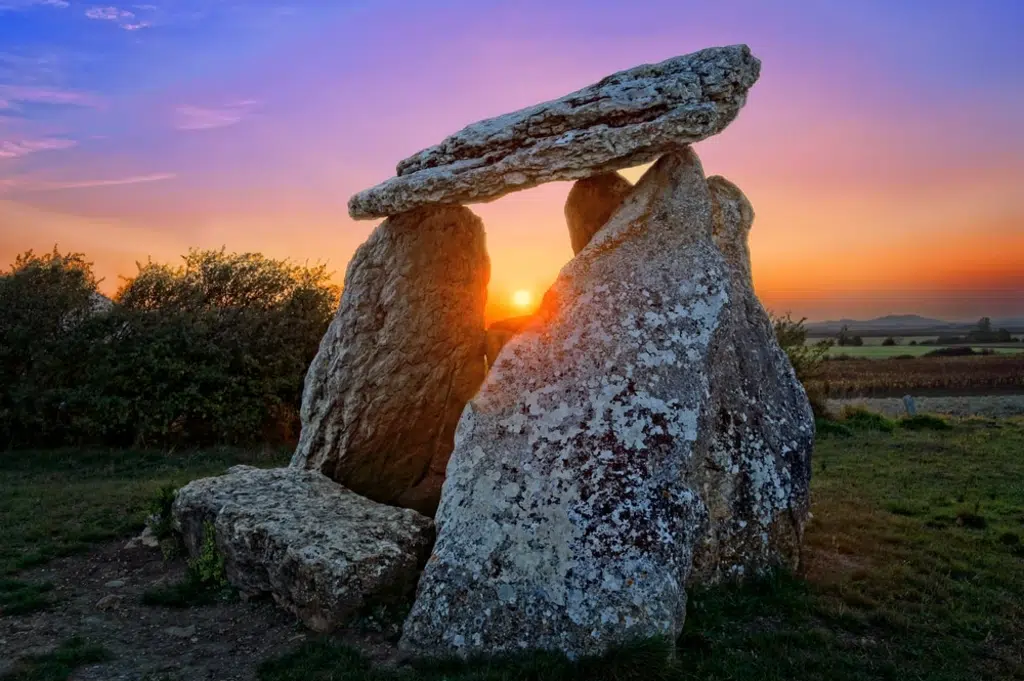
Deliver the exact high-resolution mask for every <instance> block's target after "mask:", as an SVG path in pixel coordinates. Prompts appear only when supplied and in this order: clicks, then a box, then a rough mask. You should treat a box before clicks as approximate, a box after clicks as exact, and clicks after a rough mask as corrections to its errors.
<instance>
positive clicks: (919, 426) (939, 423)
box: [897, 414, 953, 430]
mask: <svg viewBox="0 0 1024 681" xmlns="http://www.w3.org/2000/svg"><path fill="white" fill-rule="evenodd" d="M897 425H899V427H900V428H905V429H907V430H952V429H953V426H951V425H949V422H948V421H946V420H945V419H943V418H940V417H938V416H932V415H931V414H918V415H917V416H908V417H905V418H902V419H900V420H899V421H897Z"/></svg>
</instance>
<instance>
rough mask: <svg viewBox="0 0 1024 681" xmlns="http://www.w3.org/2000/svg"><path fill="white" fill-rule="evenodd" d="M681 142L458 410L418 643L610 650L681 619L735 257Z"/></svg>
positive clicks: (484, 649)
mask: <svg viewBox="0 0 1024 681" xmlns="http://www.w3.org/2000/svg"><path fill="white" fill-rule="evenodd" d="M711 213H712V210H711V201H710V196H709V193H708V187H707V183H706V181H705V180H704V176H703V172H702V170H701V166H700V162H699V161H698V160H697V158H696V156H695V155H693V153H692V151H690V150H689V149H686V150H684V151H683V152H681V153H679V154H671V155H668V156H665V157H663V158H662V159H661V160H660V161H659V162H658V163H657V164H656V165H655V166H654V167H653V168H652V169H651V170H650V171H649V172H648V173H647V174H646V175H645V176H644V177H643V178H642V179H641V180H640V182H639V183H638V184H637V186H636V189H635V190H634V192H633V194H632V195H631V196H630V198H629V199H627V201H626V202H625V203H624V204H623V205H622V207H621V208H620V209H619V211H618V212H617V213H616V214H615V216H614V217H613V218H612V220H611V222H609V223H608V224H607V225H605V227H604V229H602V230H601V231H600V232H599V233H598V234H597V235H596V236H595V237H594V240H593V242H592V243H591V244H590V246H589V247H588V248H586V249H584V250H583V251H582V252H581V253H580V254H579V255H578V256H577V257H576V258H574V259H573V260H572V261H570V262H569V263H568V264H567V265H566V266H565V267H564V268H563V270H562V272H561V274H560V275H559V278H558V280H557V281H556V282H555V284H554V285H553V287H552V289H551V290H550V291H549V292H548V294H547V296H546V298H545V301H544V304H543V305H542V306H541V309H540V311H539V312H538V314H537V315H536V317H535V321H534V322H533V323H532V324H531V325H529V326H527V327H526V328H525V329H523V330H522V331H521V332H520V333H519V334H518V335H516V336H515V337H514V338H513V339H512V340H511V341H510V342H509V343H508V345H506V346H505V349H504V350H503V351H502V352H501V354H500V355H499V356H498V360H497V362H496V363H495V365H494V367H493V368H492V369H491V372H490V373H489V375H488V377H487V380H486V381H485V383H484V385H483V387H482V388H481V390H480V392H479V393H478V394H477V396H476V397H475V398H474V399H473V400H472V401H471V402H470V404H469V405H468V406H467V408H466V411H465V414H464V415H463V418H462V420H461V422H460V423H459V430H458V434H457V437H456V442H457V444H456V449H455V452H454V453H453V455H452V459H451V462H450V463H449V466H448V479H447V481H446V483H445V489H444V496H443V498H442V500H441V506H440V508H439V509H438V515H437V523H438V541H437V544H436V546H435V549H434V553H433V555H432V556H431V559H430V561H429V562H428V564H427V568H426V570H425V572H424V575H423V577H422V578H421V580H420V586H419V590H418V596H417V600H416V603H415V605H414V607H413V609H412V612H411V613H410V616H409V618H408V620H407V621H406V623H405V628H404V632H403V638H402V646H403V648H404V649H405V650H407V651H408V652H409V653H411V654H419V655H425V656H436V655H451V654H455V655H472V654H485V653H490V654H494V653H501V652H503V651H514V650H519V649H521V648H541V649H554V650H560V651H563V652H564V653H566V654H569V655H583V654H590V653H599V652H602V651H604V650H606V649H607V648H609V647H611V646H614V645H616V644H622V643H625V642H628V641H630V640H634V639H639V638H648V637H651V636H659V635H660V636H665V637H668V638H670V639H673V640H674V638H675V636H676V635H677V634H678V633H679V632H680V630H681V627H682V625H683V619H684V617H685V613H686V584H687V580H688V577H689V571H690V565H691V562H692V547H693V546H694V545H696V543H697V542H698V541H699V540H700V538H701V537H702V536H703V534H704V529H705V525H706V509H705V508H704V506H703V504H702V502H701V500H700V498H699V497H698V495H697V491H696V490H695V489H693V487H692V485H691V484H690V482H689V481H688V480H687V470H688V467H689V466H690V465H691V462H692V460H693V459H694V458H695V457H699V456H700V454H699V452H697V451H695V449H696V448H698V447H699V446H705V441H706V440H707V437H706V436H703V435H702V434H703V432H704V431H705V430H706V428H707V426H706V424H704V423H703V422H704V420H705V419H704V414H703V404H704V402H705V401H706V399H707V396H708V394H709V393H710V391H711V388H712V384H713V380H714V377H713V375H712V373H713V370H714V368H713V367H711V366H710V365H709V364H708V359H709V358H710V356H711V352H712V347H711V346H712V342H713V339H714V335H715V331H716V329H717V327H718V323H719V322H718V320H719V319H720V317H721V316H722V313H723V310H724V308H725V307H726V305H727V304H728V302H729V301H728V294H727V290H726V281H727V275H726V263H725V261H724V259H723V257H722V255H721V254H720V253H719V252H718V249H717V248H715V245H714V243H713V242H712V240H711V220H712V218H711Z"/></svg>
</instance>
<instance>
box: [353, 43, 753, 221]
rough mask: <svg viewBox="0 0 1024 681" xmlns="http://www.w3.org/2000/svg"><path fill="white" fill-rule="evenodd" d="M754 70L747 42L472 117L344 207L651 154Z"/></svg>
mask: <svg viewBox="0 0 1024 681" xmlns="http://www.w3.org/2000/svg"><path fill="white" fill-rule="evenodd" d="M760 71H761V62H760V61H759V60H758V59H757V58H756V57H754V56H753V55H752V54H751V52H750V48H748V47H747V46H746V45H733V46H729V47H713V48H708V49H705V50H701V51H699V52H694V53H692V54H688V55H684V56H680V57H674V58H672V59H668V60H666V61H663V62H661V63H658V64H645V65H642V66H637V67H634V68H632V69H629V70H626V71H620V72H619V73H616V74H613V75H611V76H608V77H606V78H605V79H603V80H601V81H600V82H598V83H596V84H594V85H591V86H589V87H586V88H583V89H582V90H579V91H577V92H574V93H572V94H569V95H566V96H564V97H562V98H560V99H556V100H552V101H549V102H545V103H543V104H537V105H535V106H532V107H528V108H525V109H521V110H519V111H516V112H513V113H509V114H505V115H503V116H498V117H496V118H490V119H487V120H483V121H480V122H477V123H474V124H472V125H470V126H468V127H466V128H464V129H463V130H461V131H460V132H458V133H456V134H454V135H452V136H451V137H449V138H447V139H446V140H444V141H443V142H441V143H440V144H438V145H437V146H434V147H430V148H429V149H424V150H423V151H421V152H419V153H418V154H415V155H414V156H411V157H409V158H407V159H405V160H404V161H402V162H401V163H399V164H398V168H397V177H394V178H392V179H390V180H387V181H386V182H383V183H382V184H379V185H377V186H376V187H373V188H371V189H367V190H365V191H363V192H360V193H359V194H356V195H355V196H353V197H352V198H351V199H350V200H349V214H350V215H351V216H352V217H353V218H355V219H371V218H378V217H385V216H389V215H397V214H399V213H404V212H405V211H408V210H411V209H413V208H417V207H419V206H423V205H428V204H465V203H479V202H486V201H492V200H494V199H497V198H499V197H501V196H503V195H505V194H507V193H509V192H512V191H517V190H520V189H528V188H530V187H535V186H537V185H539V184H543V183H545V182H552V181H557V180H578V179H581V178H584V177H590V176H591V175H596V174H599V173H605V172H609V171H613V170H619V169H622V168H628V167H631V166H637V165H641V164H643V163H649V162H651V161H653V160H655V159H657V158H658V157H659V156H661V155H662V154H664V153H666V152H668V151H672V150H677V149H679V148H680V147H682V146H684V145H687V144H692V143H694V142H699V141H700V140H702V139H706V138H708V137H711V136H712V135H715V134H717V133H719V132H721V131H722V130H723V129H725V127H726V126H727V125H729V123H731V122H732V121H733V119H735V118H736V115H737V114H738V113H739V110H740V109H741V108H742V107H743V105H744V104H745V103H746V97H747V91H748V90H749V89H750V87H751V86H752V85H753V84H754V83H755V82H756V81H757V78H758V76H759V75H760Z"/></svg>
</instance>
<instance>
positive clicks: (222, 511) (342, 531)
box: [173, 466, 434, 631]
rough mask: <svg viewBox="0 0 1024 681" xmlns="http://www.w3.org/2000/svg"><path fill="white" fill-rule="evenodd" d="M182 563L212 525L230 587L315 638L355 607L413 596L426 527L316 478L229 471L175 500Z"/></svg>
mask: <svg viewBox="0 0 1024 681" xmlns="http://www.w3.org/2000/svg"><path fill="white" fill-rule="evenodd" d="M173 513H174V522H175V525H176V527H177V528H178V530H179V531H180V532H181V534H182V537H183V538H184V542H185V545H186V547H187V549H188V552H189V554H190V555H193V556H195V555H198V554H199V553H200V552H201V551H202V548H203V542H204V535H205V527H206V525H207V523H210V524H212V527H213V529H214V536H215V540H216V546H217V550H218V551H219V552H220V554H221V555H222V556H223V558H224V568H225V572H226V573H227V578H228V581H229V582H230V583H231V584H232V585H233V586H235V587H236V588H238V589H239V590H240V591H242V592H243V593H246V594H249V595H259V594H268V593H269V594H271V595H272V596H273V598H274V600H275V601H276V602H277V603H278V604H279V605H280V606H281V607H283V608H284V609H286V610H288V611H289V612H291V613H293V614H295V616H296V617H298V618H299V619H300V620H301V621H302V622H303V623H305V624H306V626H308V627H310V628H311V629H313V630H315V631H330V630H332V629H334V628H336V627H338V626H340V625H342V624H344V623H345V622H346V621H348V620H349V619H350V618H351V617H352V616H353V615H355V614H356V613H358V612H359V611H360V610H361V609H362V608H364V607H365V606H368V605H374V604H377V603H389V602H397V601H400V600H402V599H403V598H405V597H406V596H407V595H408V594H409V593H411V591H412V590H413V589H414V588H415V585H416V579H417V576H418V569H419V567H420V566H421V565H422V563H423V561H424V560H425V559H426V557H427V555H428V554H429V551H430V546H431V544H432V542H433V536H434V527H433V522H432V521H431V520H430V519H429V518H427V517H425V516H422V515H420V514H418V513H416V512H415V511H410V510H407V509H400V508H393V507H391V506H384V505H382V504H378V503H375V502H373V501H370V500H369V499H365V498H363V497H361V496H359V495H357V494H355V493H354V492H350V491H349V490H347V489H345V488H344V487H342V486H341V485H338V484H336V483H334V482H332V481H331V480H329V479H327V478H326V477H324V476H323V475H321V474H320V473H316V472H314V471H305V470H300V469H296V468H275V469H269V470H265V469H259V468H252V467H250V466H235V467H234V468H231V469H230V470H229V471H228V472H227V474H225V475H222V476H220V477H215V478H204V479H202V480H196V481H194V482H191V483H189V484H188V485H186V486H185V487H183V488H182V489H181V490H180V491H179V492H178V496H177V498H176V499H175V501H174V508H173Z"/></svg>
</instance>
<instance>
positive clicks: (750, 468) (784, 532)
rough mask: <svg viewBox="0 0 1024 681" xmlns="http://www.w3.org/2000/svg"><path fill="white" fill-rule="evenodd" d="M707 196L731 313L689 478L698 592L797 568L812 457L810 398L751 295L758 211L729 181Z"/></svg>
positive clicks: (715, 349)
mask: <svg viewBox="0 0 1024 681" xmlns="http://www.w3.org/2000/svg"><path fill="white" fill-rule="evenodd" d="M708 186H709V187H710V190H711V199H712V208H713V214H714V230H713V234H714V241H715V244H716V245H717V246H718V248H719V250H720V251H721V252H722V254H723V255H724V256H725V262H726V269H727V272H728V291H729V305H727V306H726V307H725V309H724V310H723V315H722V317H721V319H720V326H719V330H718V333H717V338H716V342H715V343H714V344H713V346H712V349H711V355H710V362H711V364H712V365H713V366H714V367H715V369H714V376H715V378H716V381H715V385H714V386H713V388H712V391H711V395H710V399H709V400H708V402H707V403H706V404H705V407H704V409H705V412H706V413H707V415H708V416H709V417H710V422H711V426H712V428H713V434H712V437H710V439H709V442H708V444H709V446H708V447H706V448H704V449H703V450H702V456H701V457H698V458H695V459H694V464H695V466H694V469H693V471H692V473H691V474H690V479H691V480H692V481H693V484H694V486H695V488H696V489H697V491H698V492H699V494H700V497H701V499H702V501H703V502H704V505H705V506H706V507H707V509H708V520H709V522H708V530H707V532H706V534H705V535H704V538H703V540H702V541H701V542H700V543H699V544H698V545H697V546H696V547H695V554H694V565H693V571H692V573H691V575H690V580H691V583H701V584H711V583H715V582H718V581H721V580H722V579H727V578H734V577H741V576H744V575H746V574H751V573H758V572H763V571H764V570H766V569H769V568H773V567H787V568H790V569H796V568H797V567H798V566H799V564H800V556H801V551H800V548H801V544H802V541H803V530H804V525H805V523H806V522H807V517H808V513H809V510H810V489H809V488H810V479H811V452H812V449H813V447H814V415H813V413H812V412H811V407H810V403H809V402H808V400H807V395H806V393H805V392H804V389H803V386H802V385H801V384H800V381H799V380H798V379H797V377H796V374H795V373H794V371H793V367H792V365H791V364H790V362H789V359H788V358H787V357H786V353H785V352H784V351H783V350H782V348H781V347H779V344H778V342H777V341H776V338H775V332H774V329H773V328H772V323H771V319H770V318H769V317H768V314H767V313H766V312H765V310H764V308H763V307H762V306H761V303H760V301H759V300H758V299H757V296H756V295H755V294H754V286H753V279H752V277H751V269H750V251H749V248H748V245H747V236H748V234H749V232H750V228H751V226H752V224H753V222H754V210H753V208H752V207H751V205H750V202H749V201H748V200H747V198H746V197H745V196H744V195H743V192H741V191H740V190H739V188H738V187H736V185H734V184H732V183H731V182H729V181H728V180H726V179H725V178H722V177H712V178H710V179H709V180H708Z"/></svg>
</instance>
